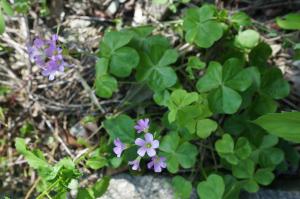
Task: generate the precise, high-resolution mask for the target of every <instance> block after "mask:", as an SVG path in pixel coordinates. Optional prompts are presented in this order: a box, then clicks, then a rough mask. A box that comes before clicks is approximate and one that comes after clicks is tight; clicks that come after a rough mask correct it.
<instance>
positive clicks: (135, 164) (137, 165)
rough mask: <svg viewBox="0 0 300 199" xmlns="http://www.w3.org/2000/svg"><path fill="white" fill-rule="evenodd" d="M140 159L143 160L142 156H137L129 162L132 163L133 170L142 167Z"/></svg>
mask: <svg viewBox="0 0 300 199" xmlns="http://www.w3.org/2000/svg"><path fill="white" fill-rule="evenodd" d="M140 161H141V157H137V158H136V159H135V160H133V161H129V162H128V164H129V165H132V170H135V171H136V170H138V169H140Z"/></svg>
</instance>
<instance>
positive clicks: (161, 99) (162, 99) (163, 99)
mask: <svg viewBox="0 0 300 199" xmlns="http://www.w3.org/2000/svg"><path fill="white" fill-rule="evenodd" d="M153 99H154V101H155V103H156V104H158V105H160V106H168V101H169V99H170V93H169V91H167V90H164V91H161V92H155V93H154V95H153Z"/></svg>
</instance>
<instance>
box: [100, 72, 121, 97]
mask: <svg viewBox="0 0 300 199" xmlns="http://www.w3.org/2000/svg"><path fill="white" fill-rule="evenodd" d="M95 86H96V94H97V96H99V97H103V98H110V97H111V96H112V94H113V92H115V91H117V90H118V82H117V80H116V79H115V78H114V77H112V76H110V75H102V76H98V77H96V80H95Z"/></svg>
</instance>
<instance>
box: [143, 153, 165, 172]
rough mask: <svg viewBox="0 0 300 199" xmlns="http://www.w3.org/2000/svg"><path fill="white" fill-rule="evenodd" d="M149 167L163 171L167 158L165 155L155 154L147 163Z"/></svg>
mask: <svg viewBox="0 0 300 199" xmlns="http://www.w3.org/2000/svg"><path fill="white" fill-rule="evenodd" d="M147 167H148V169H151V168H152V167H153V168H154V171H155V172H156V173H159V172H161V171H162V168H166V167H167V164H166V158H165V157H158V156H154V157H152V158H151V161H150V162H149V163H148V164H147Z"/></svg>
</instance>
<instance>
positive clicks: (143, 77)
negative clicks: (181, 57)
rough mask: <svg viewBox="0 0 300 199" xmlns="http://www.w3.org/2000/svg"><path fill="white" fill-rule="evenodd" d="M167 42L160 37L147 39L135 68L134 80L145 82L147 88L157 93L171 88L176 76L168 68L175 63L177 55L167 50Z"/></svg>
mask: <svg viewBox="0 0 300 199" xmlns="http://www.w3.org/2000/svg"><path fill="white" fill-rule="evenodd" d="M169 48H170V43H169V41H168V40H167V39H166V38H164V37H161V36H152V37H150V38H148V39H147V40H146V41H145V42H144V45H143V49H142V50H141V52H139V53H140V55H141V61H140V64H139V66H138V67H137V73H136V79H137V80H138V81H144V82H147V84H148V86H149V87H150V88H151V89H152V90H154V91H156V92H158V91H162V90H164V89H166V88H169V87H171V86H173V85H174V84H175V83H176V81H177V75H176V73H175V71H174V70H173V68H172V67H171V66H170V65H171V64H173V63H174V62H176V60H177V58H178V53H177V52H176V51H175V50H174V49H169Z"/></svg>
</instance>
